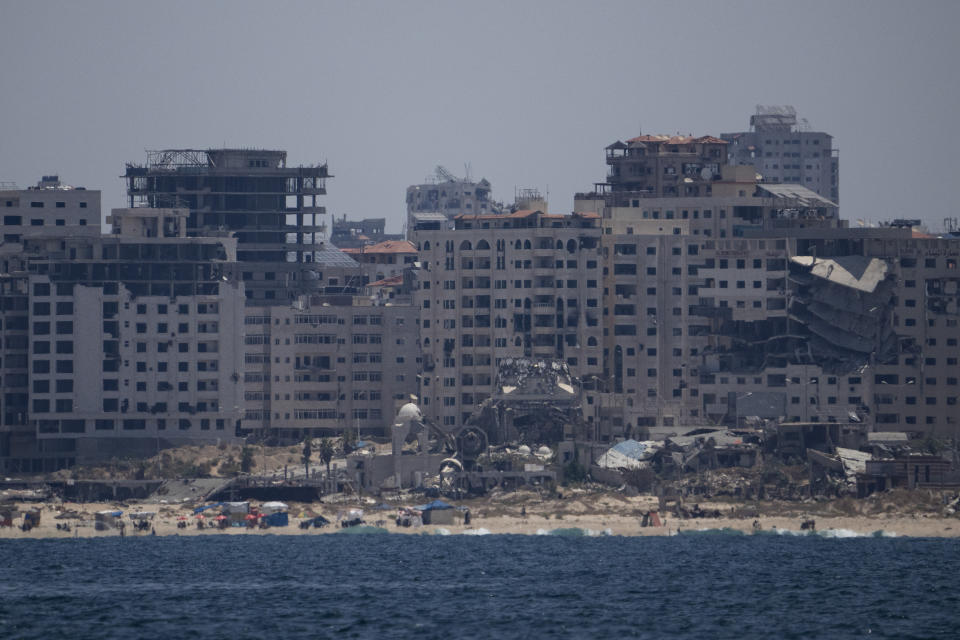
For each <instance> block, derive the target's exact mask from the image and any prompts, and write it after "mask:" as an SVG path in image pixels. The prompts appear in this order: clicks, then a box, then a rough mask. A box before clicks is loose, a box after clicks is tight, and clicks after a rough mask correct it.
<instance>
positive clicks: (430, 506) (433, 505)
mask: <svg viewBox="0 0 960 640" xmlns="http://www.w3.org/2000/svg"><path fill="white" fill-rule="evenodd" d="M414 509H416V510H417V511H433V510H441V509H453V505H452V504H447V503H446V502H444V501H443V500H434V501H433V502H428V503H427V504H422V505H420V506H418V507H414Z"/></svg>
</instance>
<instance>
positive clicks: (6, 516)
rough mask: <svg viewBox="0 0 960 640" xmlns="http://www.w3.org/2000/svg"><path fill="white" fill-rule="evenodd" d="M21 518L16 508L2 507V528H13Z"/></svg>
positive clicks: (0, 518) (0, 519)
mask: <svg viewBox="0 0 960 640" xmlns="http://www.w3.org/2000/svg"><path fill="white" fill-rule="evenodd" d="M18 517H20V511H18V510H17V509H16V507H0V527H12V526H13V521H14V519H15V518H18Z"/></svg>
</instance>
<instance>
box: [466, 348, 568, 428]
mask: <svg viewBox="0 0 960 640" xmlns="http://www.w3.org/2000/svg"><path fill="white" fill-rule="evenodd" d="M579 386H580V385H579V381H578V380H577V379H576V378H575V377H574V376H572V375H571V374H570V369H569V367H567V365H566V363H565V362H564V361H562V360H533V359H529V358H507V359H505V360H503V361H502V362H501V363H500V366H499V367H498V368H497V379H496V384H495V385H494V391H493V394H492V395H491V396H490V397H489V398H487V399H486V400H484V401H483V402H482V403H481V404H480V406H479V407H477V409H476V410H475V411H474V413H473V415H472V416H470V418H469V419H468V420H467V425H471V426H477V427H481V428H482V429H483V431H484V432H485V433H486V436H487V438H488V439H489V441H490V442H491V443H493V444H502V443H506V442H514V441H515V442H519V443H521V444H526V445H529V446H533V445H538V444H556V443H558V442H559V441H561V440H564V439H569V438H572V437H574V435H575V434H582V433H583V430H584V421H583V407H582V406H581V399H580V392H579Z"/></svg>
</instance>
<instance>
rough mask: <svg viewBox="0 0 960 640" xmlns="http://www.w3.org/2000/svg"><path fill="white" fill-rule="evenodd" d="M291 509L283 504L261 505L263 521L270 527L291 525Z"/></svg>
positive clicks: (268, 503)
mask: <svg viewBox="0 0 960 640" xmlns="http://www.w3.org/2000/svg"><path fill="white" fill-rule="evenodd" d="M289 511H290V507H289V506H287V505H286V504H285V503H283V502H264V503H263V504H262V505H260V513H261V514H262V521H263V522H265V523H266V524H267V526H269V527H285V526H287V525H288V524H290V516H289Z"/></svg>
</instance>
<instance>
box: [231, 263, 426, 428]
mask: <svg viewBox="0 0 960 640" xmlns="http://www.w3.org/2000/svg"><path fill="white" fill-rule="evenodd" d="M401 280H402V278H401ZM409 289H410V287H409V284H408V285H407V286H405V287H404V286H403V284H402V282H400V283H373V285H372V286H370V287H368V288H366V289H363V290H362V292H361V294H357V295H353V294H350V293H340V294H326V295H321V294H315V295H312V296H303V297H301V298H299V299H297V300H296V301H294V303H293V304H291V305H287V306H280V305H273V306H269V307H267V306H264V307H257V308H256V309H255V310H254V309H248V310H247V315H246V317H245V320H244V322H245V327H244V329H245V336H244V356H243V357H244V361H243V369H242V370H243V382H244V407H245V408H246V411H245V415H244V421H243V428H244V431H245V432H246V433H249V434H251V435H254V436H256V437H258V438H261V439H265V440H268V441H272V442H282V443H289V442H298V441H302V440H303V438H305V437H308V436H310V437H321V436H337V435H340V434H342V433H343V432H344V431H345V430H346V429H351V430H353V431H354V433H355V434H357V435H359V436H383V435H385V434H387V433H388V428H389V424H390V421H391V420H392V419H393V416H394V415H395V414H396V410H397V409H398V408H399V407H400V406H402V405H403V404H405V403H406V402H409V401H410V398H411V395H412V394H414V393H416V380H417V366H418V362H417V361H418V358H417V350H416V344H417V313H416V308H415V307H414V306H413V304H412V299H411V296H410V293H409Z"/></svg>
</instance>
